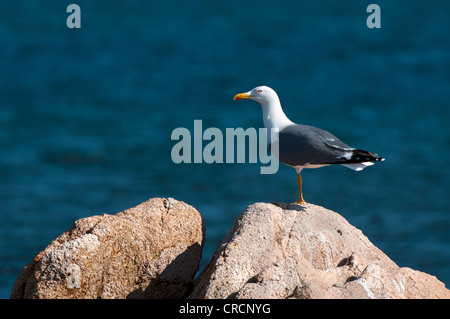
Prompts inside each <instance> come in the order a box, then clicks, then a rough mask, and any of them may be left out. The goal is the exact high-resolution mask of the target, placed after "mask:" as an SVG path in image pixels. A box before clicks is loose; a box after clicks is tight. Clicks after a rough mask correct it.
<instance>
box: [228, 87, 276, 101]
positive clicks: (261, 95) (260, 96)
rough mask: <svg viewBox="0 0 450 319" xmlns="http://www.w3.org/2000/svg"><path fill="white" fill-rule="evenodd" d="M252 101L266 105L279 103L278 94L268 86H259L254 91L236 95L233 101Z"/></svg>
mask: <svg viewBox="0 0 450 319" xmlns="http://www.w3.org/2000/svg"><path fill="white" fill-rule="evenodd" d="M242 99H251V100H253V101H256V102H259V103H260V104H261V105H265V104H268V103H271V102H275V101H279V99H278V95H277V93H276V92H275V91H274V90H273V89H271V88H270V87H268V86H257V87H255V88H254V89H253V90H251V91H248V92H245V93H239V94H236V95H235V96H234V98H233V100H242Z"/></svg>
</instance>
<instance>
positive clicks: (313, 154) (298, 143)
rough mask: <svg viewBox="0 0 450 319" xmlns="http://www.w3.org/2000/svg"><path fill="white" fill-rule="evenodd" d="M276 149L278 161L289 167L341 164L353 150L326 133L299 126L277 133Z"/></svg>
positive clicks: (314, 128) (313, 128)
mask: <svg viewBox="0 0 450 319" xmlns="http://www.w3.org/2000/svg"><path fill="white" fill-rule="evenodd" d="M272 148H273V147H271V150H272ZM278 148H279V149H278V153H279V154H278V158H279V160H280V161H281V162H283V163H285V164H287V165H291V166H296V165H308V164H315V165H320V164H338V163H342V162H345V161H346V160H347V159H349V158H350V157H351V156H352V153H353V152H352V151H353V150H354V148H352V147H350V146H348V145H347V144H345V143H344V142H342V141H341V140H339V139H338V138H337V137H336V136H334V135H333V134H331V133H329V132H327V131H324V130H321V129H319V128H316V127H313V126H307V125H299V124H296V125H291V126H288V127H286V128H285V129H283V130H282V131H280V132H279V136H278Z"/></svg>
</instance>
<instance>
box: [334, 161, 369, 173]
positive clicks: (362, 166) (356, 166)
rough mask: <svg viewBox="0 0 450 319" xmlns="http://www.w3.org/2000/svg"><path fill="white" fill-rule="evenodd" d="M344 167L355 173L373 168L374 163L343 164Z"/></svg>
mask: <svg viewBox="0 0 450 319" xmlns="http://www.w3.org/2000/svg"><path fill="white" fill-rule="evenodd" d="M341 165H342V166H345V167H347V168H350V169H352V170H355V171H362V170H363V169H365V168H366V167H367V166H372V165H373V163H372V162H362V163H353V164H341Z"/></svg>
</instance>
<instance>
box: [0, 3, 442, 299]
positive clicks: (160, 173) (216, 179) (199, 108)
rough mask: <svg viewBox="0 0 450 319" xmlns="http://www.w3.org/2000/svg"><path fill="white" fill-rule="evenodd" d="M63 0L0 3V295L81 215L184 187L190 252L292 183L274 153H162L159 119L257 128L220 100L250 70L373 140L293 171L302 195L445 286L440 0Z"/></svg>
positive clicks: (177, 194) (252, 107)
mask: <svg viewBox="0 0 450 319" xmlns="http://www.w3.org/2000/svg"><path fill="white" fill-rule="evenodd" d="M72 2H75V3H77V4H79V5H80V7H81V11H82V13H81V24H82V28H81V29H68V28H67V26H66V18H67V16H68V13H66V7H67V5H68V4H69V3H72ZM72 2H65V1H31V0H20V1H3V2H0V42H1V43H0V44H1V49H0V152H1V156H0V207H1V208H0V298H8V297H9V294H10V291H11V288H12V285H13V283H14V281H15V279H16V278H17V276H18V275H19V273H20V271H21V270H22V268H23V266H24V265H25V264H27V263H28V262H30V261H31V260H32V259H33V258H34V257H35V256H36V255H37V254H38V253H39V251H40V250H42V249H43V248H45V247H46V246H47V245H48V243H49V242H50V241H52V240H53V239H54V238H56V237H57V236H58V235H59V234H61V233H62V232H64V231H65V230H67V229H69V228H70V227H71V226H72V223H73V222H74V221H75V220H76V219H79V218H82V217H87V216H91V215H94V214H102V213H109V214H114V213H116V212H119V211H121V210H124V209H126V208H129V207H133V206H135V205H137V204H139V203H141V202H143V201H145V200H147V199H148V198H151V197H157V196H161V197H169V196H170V197H174V198H176V199H178V200H183V201H185V202H187V203H189V204H191V205H193V206H195V207H196V208H197V209H198V210H199V211H200V212H201V213H202V215H203V216H204V219H205V223H206V229H207V232H206V244H205V249H204V254H203V255H204V258H203V261H202V267H203V266H204V265H205V263H206V262H207V261H208V259H209V258H210V257H211V255H212V253H213V251H214V250H215V248H216V246H217V244H218V243H219V241H220V239H221V238H222V237H223V236H224V234H225V233H226V232H227V231H228V230H229V228H230V227H231V226H232V224H233V222H234V220H235V219H236V217H237V216H239V214H240V212H241V211H242V210H243V209H244V208H245V207H246V206H247V205H250V204H252V203H254V202H259V201H263V202H275V201H279V202H287V203H289V202H292V201H294V200H296V199H297V185H296V178H295V171H294V170H293V169H292V168H290V167H287V166H284V165H283V166H280V169H279V172H278V173H277V174H274V175H261V174H259V169H260V166H261V163H257V164H250V163H248V164H212V165H208V164H205V163H203V164H179V165H176V164H174V163H173V162H172V161H171V157H170V152H171V149H172V147H173V145H174V144H175V142H174V141H171V139H170V136H171V132H172V130H174V129H175V128H177V127H186V128H188V129H190V130H193V123H194V122H193V121H194V120H195V119H202V120H203V127H204V128H207V127H217V128H220V129H221V130H225V128H227V127H233V128H235V127H243V128H247V127H255V128H258V127H262V125H263V123H262V112H261V108H260V106H259V105H258V104H257V103H256V102H252V101H239V102H236V101H232V97H233V96H234V94H236V93H239V92H244V91H247V90H250V89H251V88H253V87H254V86H256V85H268V86H271V87H272V88H274V89H275V90H276V91H277V92H278V94H279V96H280V98H281V101H282V104H283V107H284V110H285V113H286V114H287V115H288V116H289V117H290V118H291V119H292V120H294V121H295V122H298V123H302V124H309V125H314V126H318V127H321V128H323V129H326V130H328V131H331V132H332V133H334V134H335V135H337V136H338V137H340V138H341V139H342V140H344V141H345V142H346V143H348V144H349V145H352V146H354V147H359V148H362V149H367V150H369V151H373V152H376V153H378V154H379V155H381V156H384V157H386V159H387V160H386V161H385V162H383V163H378V164H376V165H375V166H373V167H370V168H368V169H366V170H364V171H363V172H354V171H351V170H349V169H346V168H344V167H342V166H339V167H327V168H321V169H317V170H307V171H304V172H303V174H302V175H303V182H304V196H305V199H306V200H307V201H308V202H311V203H315V204H318V205H322V206H324V207H327V208H329V209H332V210H334V211H336V212H338V213H340V214H341V215H343V216H344V217H345V218H346V219H347V220H348V221H349V222H350V223H351V224H353V225H355V226H356V227H358V228H360V229H361V230H362V231H363V233H364V234H365V235H366V236H367V237H368V238H369V239H370V240H371V241H372V242H373V243H374V244H375V245H376V246H378V247H379V248H380V249H381V250H383V251H384V252H385V253H386V254H387V255H388V256H389V257H390V258H391V259H393V260H394V261H395V262H396V263H397V264H398V265H399V266H407V267H411V268H413V269H417V270H420V271H424V272H427V273H430V274H432V275H435V276H437V277H438V279H440V280H441V281H443V282H444V283H446V285H447V287H449V285H450V267H449V265H450V245H449V243H450V196H449V189H450V172H449V169H448V166H447V164H448V163H449V162H450V128H449V121H450V108H449V101H450V35H449V33H448V30H450V19H449V18H448V17H449V16H450V2H449V1H447V0H442V1H433V2H430V1H425V0H417V1H409V2H407V3H406V2H405V1H399V0H398V1H394V0H389V1H387V0H386V1H380V0H377V1H345V2H344V1H332V0H329V1H324V0H322V1H314V2H313V1H278V2H275V1H272V2H269V1H230V0H219V1H214V2H213V1H206V0H205V1H200V0H197V1H196V0H191V1H189V2H186V1H130V0H128V1H87V0H77V1H72ZM372 2H375V3H377V4H379V5H380V7H381V24H382V28H381V29H369V28H367V26H366V18H367V16H368V13H366V7H367V5H368V4H370V3H372Z"/></svg>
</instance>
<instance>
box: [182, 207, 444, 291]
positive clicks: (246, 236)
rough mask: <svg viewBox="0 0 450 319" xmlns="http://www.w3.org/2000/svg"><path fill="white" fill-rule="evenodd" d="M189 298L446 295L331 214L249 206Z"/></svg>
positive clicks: (431, 280) (316, 209) (439, 285)
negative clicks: (399, 264) (400, 265)
mask: <svg viewBox="0 0 450 319" xmlns="http://www.w3.org/2000/svg"><path fill="white" fill-rule="evenodd" d="M189 298H450V291H449V290H447V289H446V288H445V285H444V284H443V283H442V282H440V281H439V280H438V279H437V278H436V277H434V276H431V275H428V274H425V273H422V272H419V271H415V270H412V269H410V268H400V267H398V266H397V265H396V264H395V263H394V262H393V261H392V260H391V259H389V257H388V256H386V255H385V254H384V253H383V252H382V251H381V250H379V249H378V248H377V247H375V246H374V245H373V244H372V243H371V242H370V241H369V240H368V239H367V237H366V236H364V235H363V233H362V232H361V231H360V230H358V229H356V228H355V227H353V226H352V225H350V224H349V223H348V222H347V221H346V220H345V219H344V218H343V217H342V216H340V215H339V214H337V213H335V212H332V211H330V210H327V209H325V208H323V207H320V206H316V205H312V204H307V205H304V206H300V205H289V206H287V205H285V204H277V205H274V204H266V203H256V204H253V205H251V206H249V207H248V208H247V209H246V210H245V211H244V212H243V213H242V214H241V216H240V217H239V218H238V220H237V221H236V222H235V224H234V225H233V227H232V229H231V230H230V231H229V233H228V235H227V236H226V237H225V238H224V239H223V240H222V242H221V243H220V244H219V247H218V248H217V250H216V252H215V253H214V256H213V258H212V260H211V261H210V263H209V264H208V265H207V266H206V268H205V269H204V270H203V271H202V273H201V274H200V275H199V277H198V279H197V282H196V284H195V287H194V291H193V293H192V294H191V295H190V297H189Z"/></svg>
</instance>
